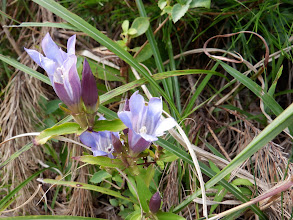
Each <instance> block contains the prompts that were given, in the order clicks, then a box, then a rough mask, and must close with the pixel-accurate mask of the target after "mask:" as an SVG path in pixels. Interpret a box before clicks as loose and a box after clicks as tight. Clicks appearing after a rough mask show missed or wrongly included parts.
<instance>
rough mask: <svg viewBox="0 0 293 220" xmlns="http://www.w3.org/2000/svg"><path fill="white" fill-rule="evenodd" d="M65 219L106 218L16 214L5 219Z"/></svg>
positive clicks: (99, 219) (86, 219)
mask: <svg viewBox="0 0 293 220" xmlns="http://www.w3.org/2000/svg"><path fill="white" fill-rule="evenodd" d="M18 219H20V220H22V219H23V220H32V219H36V220H51V219H52V220H63V219H72V220H105V219H102V218H89V217H81V216H65V215H53V216H52V215H31V216H16V217H6V218H5V220H18Z"/></svg>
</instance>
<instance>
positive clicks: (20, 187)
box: [0, 169, 46, 209]
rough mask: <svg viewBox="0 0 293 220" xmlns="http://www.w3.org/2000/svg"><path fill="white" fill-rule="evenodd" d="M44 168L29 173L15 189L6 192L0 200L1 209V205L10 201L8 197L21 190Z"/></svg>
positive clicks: (0, 206) (0, 207)
mask: <svg viewBox="0 0 293 220" xmlns="http://www.w3.org/2000/svg"><path fill="white" fill-rule="evenodd" d="M45 170H46V169H42V170H40V171H38V172H36V173H34V174H33V175H31V176H30V177H29V178H27V179H26V180H25V181H23V182H22V183H21V184H19V185H18V186H17V187H16V188H15V189H13V190H12V191H11V192H9V193H8V195H6V196H5V197H4V198H3V199H1V200H0V209H2V207H3V206H5V204H6V203H7V202H9V201H10V199H11V198H12V197H13V196H15V195H16V193H17V192H18V191H19V190H21V189H22V188H23V187H24V186H25V185H26V184H28V183H29V182H30V181H32V180H33V179H34V178H36V177H37V176H38V175H40V174H41V173H42V172H44V171H45Z"/></svg>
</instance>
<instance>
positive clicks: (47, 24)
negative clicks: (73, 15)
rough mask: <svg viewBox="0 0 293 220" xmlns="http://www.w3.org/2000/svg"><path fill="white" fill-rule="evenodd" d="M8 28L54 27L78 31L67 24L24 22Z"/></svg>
mask: <svg viewBox="0 0 293 220" xmlns="http://www.w3.org/2000/svg"><path fill="white" fill-rule="evenodd" d="M8 27H16V28H17V27H54V28H64V29H69V30H74V31H78V29H77V28H76V27H74V26H73V25H71V24H67V23H53V22H46V21H45V22H23V23H21V24H20V25H10V26H8Z"/></svg>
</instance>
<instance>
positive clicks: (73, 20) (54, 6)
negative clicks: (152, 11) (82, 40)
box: [33, 0, 179, 116]
mask: <svg viewBox="0 0 293 220" xmlns="http://www.w3.org/2000/svg"><path fill="white" fill-rule="evenodd" d="M33 1H34V2H36V3H37V4H39V5H41V6H43V7H44V8H46V9H47V10H49V11H51V12H53V13H54V14H56V15H58V16H59V17H61V18H62V19H64V20H65V21H67V22H69V23H70V24H72V25H73V26H75V27H76V28H78V29H79V30H80V31H82V32H84V33H86V34H87V35H88V36H90V37H92V38H93V39H94V40H96V41H97V42H99V43H100V44H102V45H103V46H105V47H107V48H108V49H109V50H110V51H112V52H113V53H115V54H116V55H117V56H118V57H120V58H121V59H122V60H124V61H125V62H126V63H128V64H129V65H130V66H132V67H133V68H135V69H136V70H137V71H138V72H139V73H140V74H141V75H142V76H143V77H145V78H146V79H147V81H148V82H149V83H150V84H151V85H152V86H154V88H156V90H157V91H158V92H159V93H160V94H161V95H162V96H163V97H164V98H165V100H166V101H167V102H168V103H169V104H170V107H171V108H173V109H175V108H176V107H175V105H174V103H173V102H172V101H171V100H170V98H169V96H167V94H166V93H165V92H164V90H163V89H162V88H161V87H160V86H159V85H158V84H157V83H156V81H155V80H154V79H153V78H152V77H151V76H150V75H149V73H148V72H147V71H146V70H145V69H144V68H143V67H142V66H141V65H140V64H139V63H138V62H137V61H136V60H135V59H134V58H133V57H132V56H131V55H130V54H129V53H128V52H127V51H125V50H124V49H123V48H122V47H120V46H119V45H118V44H117V43H115V42H114V41H113V40H111V39H110V38H108V37H107V36H106V35H104V34H103V33H102V32H100V31H99V30H97V29H96V28H95V27H93V26H92V25H90V24H89V23H88V22H86V21H85V20H83V19H82V18H81V17H79V16H78V15H76V14H73V13H72V12H70V11H69V10H67V9H66V8H64V7H63V6H61V5H60V4H59V3H57V2H55V1H54V0H33ZM178 116H179V115H178Z"/></svg>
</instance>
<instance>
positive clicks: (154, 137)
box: [140, 134, 158, 142]
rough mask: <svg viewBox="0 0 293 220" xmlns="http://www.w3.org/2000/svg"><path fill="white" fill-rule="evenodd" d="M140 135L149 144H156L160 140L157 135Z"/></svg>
mask: <svg viewBox="0 0 293 220" xmlns="http://www.w3.org/2000/svg"><path fill="white" fill-rule="evenodd" d="M140 135H141V137H142V138H143V139H145V140H146V141H149V142H154V141H157V140H158V138H157V137H156V136H155V135H149V134H140Z"/></svg>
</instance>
